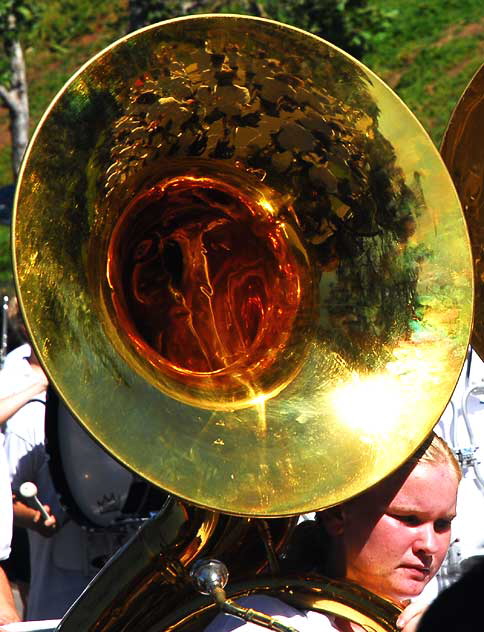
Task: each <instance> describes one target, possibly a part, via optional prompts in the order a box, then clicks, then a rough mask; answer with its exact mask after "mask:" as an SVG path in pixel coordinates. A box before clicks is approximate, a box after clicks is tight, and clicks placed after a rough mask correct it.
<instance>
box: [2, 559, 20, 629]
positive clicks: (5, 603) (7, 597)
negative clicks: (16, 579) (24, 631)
mask: <svg viewBox="0 0 484 632" xmlns="http://www.w3.org/2000/svg"><path fill="white" fill-rule="evenodd" d="M16 621H20V617H19V614H18V612H17V608H16V607H15V601H14V598H13V594H12V589H11V588H10V584H9V581H8V579H7V576H6V575H5V571H4V570H3V568H2V567H1V566H0V625H2V624H4V623H14V622H16Z"/></svg>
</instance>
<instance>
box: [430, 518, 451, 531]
mask: <svg viewBox="0 0 484 632" xmlns="http://www.w3.org/2000/svg"><path fill="white" fill-rule="evenodd" d="M451 524H452V522H451V520H437V521H436V522H435V525H434V527H435V530H436V531H437V533H445V532H446V531H448V530H449V529H450V527H451Z"/></svg>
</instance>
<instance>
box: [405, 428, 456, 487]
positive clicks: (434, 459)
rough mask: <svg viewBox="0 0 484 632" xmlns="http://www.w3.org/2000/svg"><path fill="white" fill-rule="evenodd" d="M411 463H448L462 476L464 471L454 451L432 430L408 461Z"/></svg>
mask: <svg viewBox="0 0 484 632" xmlns="http://www.w3.org/2000/svg"><path fill="white" fill-rule="evenodd" d="M407 463H408V464H410V465H416V464H417V463H428V464H429V465H448V466H449V467H450V469H452V470H453V471H454V473H455V474H456V476H457V480H458V481H460V479H461V478H462V471H461V469H460V465H459V462H458V461H457V459H456V457H455V455H454V453H453V451H452V450H451V448H450V447H449V445H448V444H447V442H446V441H444V439H442V437H439V435H438V434H436V433H435V432H431V433H430V435H429V436H428V437H427V439H426V440H425V441H424V443H423V444H422V445H421V446H420V448H419V449H418V450H417V451H416V452H415V454H413V455H412V456H411V457H410V458H409V459H408V461H407Z"/></svg>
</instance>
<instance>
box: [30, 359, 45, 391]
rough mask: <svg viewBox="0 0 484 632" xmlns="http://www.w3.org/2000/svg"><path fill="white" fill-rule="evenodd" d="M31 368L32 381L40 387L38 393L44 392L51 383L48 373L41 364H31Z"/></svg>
mask: <svg viewBox="0 0 484 632" xmlns="http://www.w3.org/2000/svg"><path fill="white" fill-rule="evenodd" d="M30 368H31V369H32V381H33V383H34V384H35V385H36V386H37V387H38V393H39V394H40V393H43V392H44V391H45V390H46V389H47V386H48V385H49V381H48V380H47V376H46V374H45V373H44V371H43V369H42V367H41V366H40V365H39V364H31V365H30Z"/></svg>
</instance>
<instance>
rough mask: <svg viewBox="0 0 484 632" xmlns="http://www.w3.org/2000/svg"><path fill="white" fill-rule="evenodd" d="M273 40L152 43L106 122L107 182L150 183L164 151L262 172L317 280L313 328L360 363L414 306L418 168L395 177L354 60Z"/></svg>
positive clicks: (378, 350)
mask: <svg viewBox="0 0 484 632" xmlns="http://www.w3.org/2000/svg"><path fill="white" fill-rule="evenodd" d="M266 38H267V42H266ZM284 45H285V47H286V50H282V51H279V55H280V56H277V55H274V54H273V51H271V50H270V36H268V35H267V34H266V33H264V32H261V33H260V34H259V33H258V34H251V37H248V35H247V39H246V41H243V43H241V42H239V43H238V44H237V45H234V44H232V43H231V42H230V41H228V40H227V38H226V37H225V35H224V33H222V32H216V33H213V34H211V37H209V38H208V39H207V41H206V42H205V44H204V45H203V47H202V46H200V44H199V43H198V42H195V43H193V42H190V41H184V42H183V43H180V42H163V43H162V44H161V45H159V46H156V47H154V48H152V49H151V58H150V59H148V60H144V61H146V64H145V67H144V71H143V74H139V75H135V76H134V77H133V81H132V82H131V87H130V90H129V93H127V94H126V103H125V104H124V105H123V108H122V110H123V112H124V114H123V116H122V117H121V118H120V119H118V121H116V122H115V125H114V127H113V145H112V148H111V152H110V153H111V166H110V168H109V169H108V177H107V180H106V189H107V192H108V196H110V195H111V194H114V195H115V196H117V195H118V192H119V191H120V187H126V188H128V189H129V188H131V186H132V185H133V183H135V182H136V178H137V175H136V173H139V168H140V166H143V168H145V169H146V168H149V169H150V171H151V173H153V174H155V173H156V175H154V176H153V178H151V179H150V183H149V184H150V185H153V184H154V183H155V182H156V181H159V179H160V178H163V174H164V173H166V172H167V169H172V168H173V164H176V161H180V165H183V168H186V166H187V164H188V168H189V169H192V168H198V169H201V173H203V161H220V164H221V165H222V163H223V165H224V167H223V168H225V165H227V166H230V167H231V168H234V169H235V170H237V171H239V172H240V173H241V174H243V176H244V177H247V178H248V179H253V180H255V182H257V181H259V180H262V181H263V182H264V185H267V186H268V187H269V189H272V190H273V191H275V192H277V195H276V197H277V198H278V199H280V200H282V201H283V202H282V204H280V203H279V202H276V203H275V207H276V208H277V207H279V209H280V210H279V216H280V218H281V220H282V221H283V222H286V223H288V224H290V225H292V226H293V227H296V228H297V230H298V231H300V232H301V236H302V237H303V240H304V243H305V245H306V247H307V249H308V252H309V255H310V258H311V261H312V264H313V270H314V273H315V275H316V278H317V279H319V280H320V291H321V294H320V297H319V300H320V316H321V318H320V322H319V333H320V335H321V336H322V337H323V338H324V339H326V340H331V341H333V342H334V343H335V346H334V347H333V348H334V349H335V351H337V352H341V353H343V355H344V356H347V355H348V354H349V356H350V357H352V358H353V359H358V360H361V361H362V362H363V366H369V365H371V364H372V360H371V357H373V356H374V357H380V356H382V348H385V347H387V346H388V347H391V345H392V341H397V340H399V339H401V338H402V336H403V337H405V336H406V335H407V333H409V332H410V330H411V325H412V322H413V321H414V320H415V319H416V318H417V316H416V314H417V310H418V307H419V305H418V296H417V281H418V259H419V258H421V257H423V256H426V254H427V253H425V252H420V251H419V252H418V253H417V252H415V251H413V250H412V249H411V248H410V247H409V246H408V241H409V239H410V238H411V237H412V235H413V233H414V232H415V230H416V223H417V221H418V216H419V212H420V210H421V207H422V208H423V207H424V206H425V203H424V201H423V195H422V192H421V189H420V185H419V176H418V174H416V175H415V177H414V181H413V182H412V183H408V182H406V179H405V176H404V173H403V171H402V169H401V167H400V165H399V164H397V158H396V154H395V149H394V147H393V146H392V144H391V143H390V141H389V140H388V139H386V138H385V137H384V136H383V135H382V133H381V131H380V128H379V116H380V111H379V107H378V104H377V102H376V101H375V99H374V97H373V96H372V94H373V93H372V91H371V89H370V88H371V81H372V80H371V78H369V76H368V75H367V74H366V73H365V71H364V70H363V69H362V68H361V67H359V66H357V65H356V64H355V63H354V62H353V60H350V59H348V58H346V57H344V56H342V55H337V54H336V53H335V51H334V50H333V49H332V48H331V47H330V46H328V47H327V49H325V48H324V46H322V47H321V46H320V47H318V53H317V55H315V53H314V48H313V43H312V41H307V42H306V43H305V45H303V46H301V42H300V41H299V42H298V47H294V46H292V45H291V34H290V33H288V34H287V40H285V41H284ZM153 50H154V51H155V52H153ZM187 160H190V161H191V163H187V162H186V161H187ZM180 168H182V167H180ZM165 177H166V176H165ZM354 354H356V355H357V356H358V358H354Z"/></svg>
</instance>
